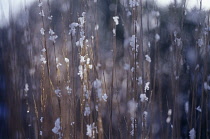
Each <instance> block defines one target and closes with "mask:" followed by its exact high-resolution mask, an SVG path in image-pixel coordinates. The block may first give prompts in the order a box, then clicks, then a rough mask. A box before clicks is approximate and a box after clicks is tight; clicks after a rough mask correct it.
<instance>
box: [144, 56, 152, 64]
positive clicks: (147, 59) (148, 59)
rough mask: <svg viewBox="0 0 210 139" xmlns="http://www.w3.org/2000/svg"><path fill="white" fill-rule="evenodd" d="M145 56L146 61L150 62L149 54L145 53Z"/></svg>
mask: <svg viewBox="0 0 210 139" xmlns="http://www.w3.org/2000/svg"><path fill="white" fill-rule="evenodd" d="M145 58H146V61H148V62H149V63H151V62H152V60H151V58H150V56H149V55H145Z"/></svg>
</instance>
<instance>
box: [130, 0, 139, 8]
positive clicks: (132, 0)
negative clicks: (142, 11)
mask: <svg viewBox="0 0 210 139" xmlns="http://www.w3.org/2000/svg"><path fill="white" fill-rule="evenodd" d="M129 5H130V7H131V8H134V7H136V6H139V2H138V0H129Z"/></svg>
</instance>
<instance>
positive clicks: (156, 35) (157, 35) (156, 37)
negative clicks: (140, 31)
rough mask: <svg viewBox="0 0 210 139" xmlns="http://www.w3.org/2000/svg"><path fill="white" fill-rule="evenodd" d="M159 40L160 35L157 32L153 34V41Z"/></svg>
mask: <svg viewBox="0 0 210 139" xmlns="http://www.w3.org/2000/svg"><path fill="white" fill-rule="evenodd" d="M159 40H160V35H159V34H155V41H156V42H158V41H159Z"/></svg>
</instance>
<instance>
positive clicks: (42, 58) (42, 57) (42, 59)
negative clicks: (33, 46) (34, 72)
mask: <svg viewBox="0 0 210 139" xmlns="http://www.w3.org/2000/svg"><path fill="white" fill-rule="evenodd" d="M40 56H41V58H40V61H41V62H42V63H43V64H46V63H47V61H46V59H45V57H44V56H43V55H40Z"/></svg>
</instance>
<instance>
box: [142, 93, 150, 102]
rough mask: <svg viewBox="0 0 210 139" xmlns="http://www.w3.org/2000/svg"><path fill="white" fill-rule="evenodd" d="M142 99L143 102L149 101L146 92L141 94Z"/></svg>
mask: <svg viewBox="0 0 210 139" xmlns="http://www.w3.org/2000/svg"><path fill="white" fill-rule="evenodd" d="M140 99H141V102H145V101H148V97H147V96H146V94H141V95H140Z"/></svg>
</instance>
